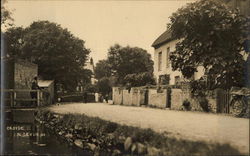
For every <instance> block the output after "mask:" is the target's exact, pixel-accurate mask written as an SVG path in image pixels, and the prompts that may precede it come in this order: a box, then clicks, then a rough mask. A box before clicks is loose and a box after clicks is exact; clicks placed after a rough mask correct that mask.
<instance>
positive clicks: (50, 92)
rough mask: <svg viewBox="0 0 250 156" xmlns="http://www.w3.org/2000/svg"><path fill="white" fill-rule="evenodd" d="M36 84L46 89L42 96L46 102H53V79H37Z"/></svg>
mask: <svg viewBox="0 0 250 156" xmlns="http://www.w3.org/2000/svg"><path fill="white" fill-rule="evenodd" d="M38 86H39V87H40V89H42V90H46V91H47V92H45V93H48V94H45V93H44V94H43V98H44V99H45V100H46V101H47V102H46V103H47V104H52V103H54V101H55V100H54V98H55V88H54V80H38Z"/></svg>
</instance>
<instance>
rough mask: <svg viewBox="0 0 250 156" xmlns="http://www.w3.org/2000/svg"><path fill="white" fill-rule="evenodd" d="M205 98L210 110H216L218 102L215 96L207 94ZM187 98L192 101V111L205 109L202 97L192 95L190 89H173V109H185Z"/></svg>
mask: <svg viewBox="0 0 250 156" xmlns="http://www.w3.org/2000/svg"><path fill="white" fill-rule="evenodd" d="M205 99H206V100H207V101H208V108H209V111H210V112H214V113H215V112H216V108H217V102H216V99H215V97H213V96H212V95H207V96H206V97H205ZM185 100H187V101H188V102H190V110H192V111H203V108H202V107H201V105H200V101H201V99H200V98H197V97H192V96H191V92H190V91H189V90H182V89H172V92H171V109H175V110H185V108H184V106H183V103H184V101H185Z"/></svg>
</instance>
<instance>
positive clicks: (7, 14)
mask: <svg viewBox="0 0 250 156" xmlns="http://www.w3.org/2000/svg"><path fill="white" fill-rule="evenodd" d="M6 3H7V1H6V0H1V29H2V27H8V26H12V25H13V24H12V22H13V20H14V19H13V18H12V17H11V14H12V13H11V11H9V10H8V9H7V8H6V6H5V4H6Z"/></svg>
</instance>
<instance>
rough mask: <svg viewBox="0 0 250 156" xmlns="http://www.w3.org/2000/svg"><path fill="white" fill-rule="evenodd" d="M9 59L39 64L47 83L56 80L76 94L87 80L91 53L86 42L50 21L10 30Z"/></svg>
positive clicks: (39, 71) (40, 72) (8, 33)
mask: <svg viewBox="0 0 250 156" xmlns="http://www.w3.org/2000/svg"><path fill="white" fill-rule="evenodd" d="M6 36H7V38H8V40H7V41H8V43H7V44H8V45H7V47H8V49H9V50H8V54H9V55H10V57H18V58H23V59H29V60H31V61H32V62H34V63H36V64H38V67H39V68H38V73H39V75H41V76H42V77H43V78H44V79H55V80H56V82H58V83H61V84H63V87H64V88H65V89H67V90H74V89H75V87H76V86H77V84H78V83H79V82H81V81H82V80H83V79H85V78H88V77H89V76H86V73H89V72H87V71H85V70H84V69H83V66H84V63H85V61H86V59H87V56H88V54H89V53H90V50H89V49H86V48H85V46H84V41H83V40H81V39H79V38H77V37H75V36H74V35H73V34H71V33H70V32H69V31H68V30H67V29H64V28H62V27H61V26H60V25H59V24H56V23H52V22H49V21H37V22H33V23H32V24H31V25H30V26H29V27H27V28H25V29H22V28H11V29H9V30H7V32H6Z"/></svg>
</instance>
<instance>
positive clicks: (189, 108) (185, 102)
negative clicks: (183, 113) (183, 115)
mask: <svg viewBox="0 0 250 156" xmlns="http://www.w3.org/2000/svg"><path fill="white" fill-rule="evenodd" d="M182 106H183V107H184V108H185V110H188V111H189V110H191V104H190V102H189V101H188V100H187V99H186V100H184V101H183V103H182Z"/></svg>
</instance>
